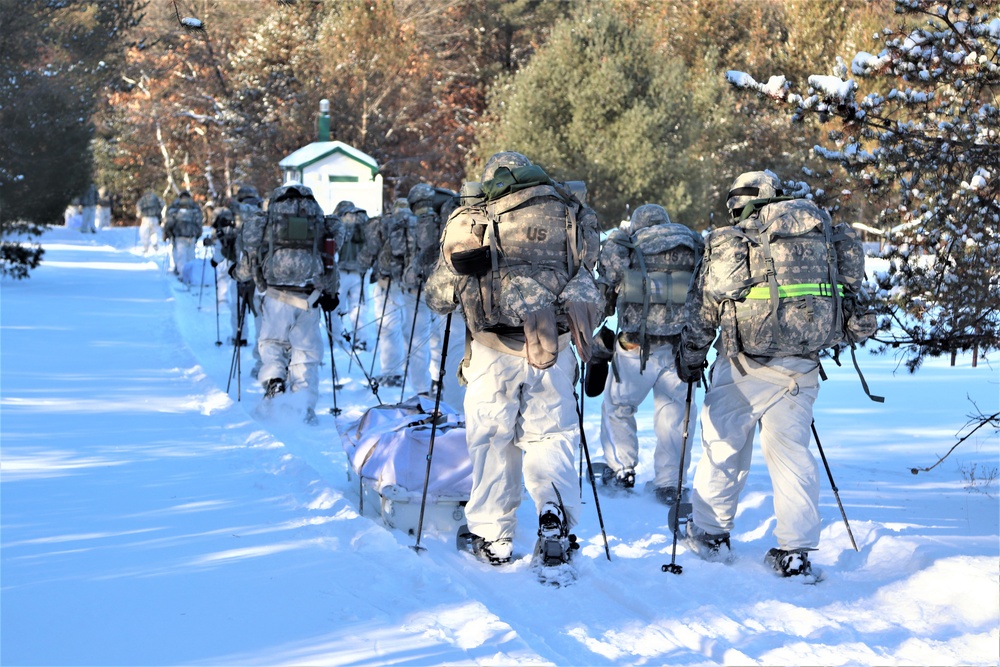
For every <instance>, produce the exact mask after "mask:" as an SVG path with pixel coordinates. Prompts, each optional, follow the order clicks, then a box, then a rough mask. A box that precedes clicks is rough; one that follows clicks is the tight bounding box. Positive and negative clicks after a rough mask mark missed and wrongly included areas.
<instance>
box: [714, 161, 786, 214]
mask: <svg viewBox="0 0 1000 667" xmlns="http://www.w3.org/2000/svg"><path fill="white" fill-rule="evenodd" d="M781 195H782V189H781V179H780V178H778V175H777V174H775V173H774V172H773V171H770V170H764V171H748V172H744V173H742V174H740V175H739V176H737V177H736V180H735V181H733V185H732V187H730V188H729V194H728V195H727V196H726V207H727V208H729V211H730V213H731V214H732V216H733V217H734V218H736V217H739V215H740V211H742V210H743V207H744V206H746V205H747V204H749V203H750V202H751V201H753V200H754V199H770V198H772V197H780V196H781Z"/></svg>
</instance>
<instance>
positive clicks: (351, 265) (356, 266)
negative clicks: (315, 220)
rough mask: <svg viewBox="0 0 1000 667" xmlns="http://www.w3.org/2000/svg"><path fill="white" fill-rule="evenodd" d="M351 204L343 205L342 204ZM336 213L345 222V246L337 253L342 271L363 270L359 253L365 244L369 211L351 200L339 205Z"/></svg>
mask: <svg viewBox="0 0 1000 667" xmlns="http://www.w3.org/2000/svg"><path fill="white" fill-rule="evenodd" d="M345 203H346V204H349V205H346V206H342V205H341V204H345ZM334 214H335V215H337V216H339V217H340V219H341V221H342V222H343V223H344V247H342V248H341V249H340V251H339V252H338V254H337V266H338V268H339V269H340V270H341V271H353V272H355V273H360V272H361V263H360V262H359V261H358V254H359V253H360V252H361V248H362V247H364V244H365V226H366V225H367V224H368V213H367V212H365V210H364V209H360V208H358V207H357V206H354V205H353V204H350V202H341V203H340V204H338V205H337V208H336V210H335V211H334Z"/></svg>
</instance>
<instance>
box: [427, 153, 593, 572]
mask: <svg viewBox="0 0 1000 667" xmlns="http://www.w3.org/2000/svg"><path fill="white" fill-rule="evenodd" d="M482 178H483V182H482V189H483V193H484V197H485V201H484V203H483V204H482V205H479V206H470V207H461V208H459V209H457V210H456V211H455V213H454V214H453V215H452V216H451V218H450V219H449V221H448V225H447V227H446V229H445V233H444V237H443V242H442V253H443V256H442V260H443V262H444V263H445V264H446V265H447V266H448V268H450V269H451V270H452V271H453V272H454V273H455V274H457V275H459V276H460V278H459V280H458V282H457V286H456V288H457V293H458V295H459V299H460V301H461V306H462V311H463V313H464V316H465V320H466V323H467V326H468V327H469V330H470V332H471V343H470V346H469V348H468V355H467V358H466V359H465V360H463V365H462V370H461V373H462V376H463V377H464V379H465V380H466V382H467V383H468V387H467V391H466V399H465V418H466V429H467V430H466V437H467V439H468V446H469V456H470V458H471V459H472V478H473V479H472V492H471V496H470V498H469V502H468V505H467V506H466V517H467V519H468V527H469V530H470V531H471V533H472V534H473V538H472V548H473V552H474V553H475V554H476V555H477V556H478V557H479V558H481V559H483V560H484V561H486V562H489V563H492V564H496V565H499V564H503V563H507V562H509V561H510V559H511V554H512V539H513V537H514V532H515V528H516V511H517V508H518V506H519V505H520V503H521V488H522V483H523V484H524V486H525V487H526V488H527V491H528V493H529V494H530V495H531V497H532V499H533V500H534V502H535V506H536V508H537V510H538V516H539V520H538V529H537V530H538V533H537V535H538V541H537V542H536V547H535V557H534V559H533V563H534V564H535V565H536V566H539V567H543V568H544V566H550V565H555V566H558V565H560V564H563V563H566V562H568V561H569V558H570V554H571V553H572V551H573V549H574V548H575V545H576V542H575V537H574V536H571V535H570V532H569V531H570V529H571V528H572V527H573V525H574V524H575V523H576V521H577V519H578V517H579V502H580V499H579V493H578V490H577V479H576V472H575V466H574V460H575V454H576V450H577V448H578V446H579V443H580V431H579V427H578V415H577V412H576V399H575V393H574V384H575V380H576V377H577V365H576V358H575V356H574V355H573V351H572V350H571V349H570V347H569V344H570V341H571V340H572V342H573V343H574V344H575V345H576V347H577V351H578V353H579V354H580V356H581V358H582V359H584V360H588V359H589V357H590V341H591V337H592V335H593V331H594V326H595V324H596V317H597V312H598V309H600V308H601V307H602V301H603V298H602V296H601V294H600V291H599V290H598V288H597V285H596V284H595V282H594V278H593V269H594V265H595V264H596V262H597V257H598V250H599V234H598V223H597V216H596V215H595V214H594V212H593V211H592V210H591V209H589V208H587V207H586V206H584V205H583V204H581V203H580V202H579V200H577V199H576V198H575V197H574V196H573V195H572V194H571V193H570V191H569V190H568V189H566V188H565V187H563V186H562V184H559V183H555V182H553V181H552V180H551V179H550V178H549V177H548V176H547V175H546V174H545V172H544V171H543V170H542V169H541V168H539V167H537V166H535V165H532V164H531V162H530V161H529V160H528V159H527V158H526V157H525V156H524V155H521V154H520V153H514V152H503V153H497V154H495V155H493V156H492V157H491V158H490V159H489V161H488V162H487V163H486V167H485V169H484V171H483V177H482ZM513 186H516V187H513Z"/></svg>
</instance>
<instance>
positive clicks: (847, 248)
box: [706, 197, 874, 357]
mask: <svg viewBox="0 0 1000 667" xmlns="http://www.w3.org/2000/svg"><path fill="white" fill-rule="evenodd" d="M706 254H708V255H710V257H711V261H710V262H709V274H708V277H707V284H706V288H708V289H711V290H713V291H714V292H715V294H716V296H717V297H718V299H719V300H720V301H721V302H722V310H721V325H722V326H723V327H729V328H730V330H731V331H733V330H735V333H736V335H735V336H730V337H729V338H730V340H732V341H736V345H737V346H738V348H739V349H736V350H727V351H726V352H727V354H728V355H729V356H735V355H736V354H737V353H739V352H743V353H746V354H750V355H758V356H764V357H787V356H808V355H810V354H813V353H816V352H819V351H821V350H824V349H826V348H830V347H836V346H839V345H841V344H851V343H854V342H860V341H861V340H864V339H865V338H867V337H868V336H870V335H871V334H872V333H874V328H871V329H870V330H868V331H867V332H866V329H868V327H855V328H856V329H857V330H856V331H855V332H854V333H849V331H850V328H849V326H848V325H847V322H846V317H845V307H847V306H848V304H849V303H852V302H853V295H854V294H856V293H857V292H858V290H859V289H860V285H861V282H862V280H863V279H864V252H863V249H862V246H861V243H860V242H859V241H858V239H857V237H856V235H855V234H854V232H853V230H852V229H851V228H850V227H849V226H848V225H845V224H838V225H833V224H832V223H831V220H830V215H829V214H828V213H827V212H826V211H824V210H823V209H821V208H819V207H818V206H817V205H816V204H815V203H813V202H812V201H810V200H807V199H791V198H785V197H778V198H774V199H765V200H755V201H753V202H751V203H750V204H749V205H747V206H746V207H745V208H744V209H743V212H742V215H741V217H740V219H739V220H738V221H737V223H736V224H735V225H734V226H732V227H729V228H725V229H721V230H717V231H716V232H715V233H714V234H712V237H711V240H710V243H709V247H708V248H707V250H706ZM848 310H849V309H848Z"/></svg>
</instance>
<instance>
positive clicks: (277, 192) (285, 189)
mask: <svg viewBox="0 0 1000 667" xmlns="http://www.w3.org/2000/svg"><path fill="white" fill-rule="evenodd" d="M291 197H308V198H310V199H312V198H313V192H312V190H310V189H309V188H308V187H306V186H305V185H302V184H301V183H285V184H284V185H282V186H279V187H277V188H275V189H274V192H272V193H271V201H275V202H277V201H281V200H282V199H289V198H291Z"/></svg>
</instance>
